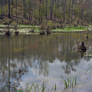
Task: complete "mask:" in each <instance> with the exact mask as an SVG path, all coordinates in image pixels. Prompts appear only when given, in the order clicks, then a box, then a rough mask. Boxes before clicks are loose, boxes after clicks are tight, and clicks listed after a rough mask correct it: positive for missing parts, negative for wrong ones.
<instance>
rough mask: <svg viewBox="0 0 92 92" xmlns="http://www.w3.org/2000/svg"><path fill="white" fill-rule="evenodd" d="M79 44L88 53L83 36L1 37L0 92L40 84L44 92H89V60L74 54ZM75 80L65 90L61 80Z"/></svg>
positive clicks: (91, 45) (91, 70)
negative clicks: (82, 43) (73, 83)
mask: <svg viewBox="0 0 92 92" xmlns="http://www.w3.org/2000/svg"><path fill="white" fill-rule="evenodd" d="M89 36H90V37H91V34H89ZM81 41H84V42H85V45H86V47H87V51H90V53H91V51H92V39H91V38H89V39H86V34H85V33H60V34H52V35H49V36H37V35H36V36H35V35H31V36H17V37H16V36H14V37H4V36H1V37H0V92H8V90H10V92H15V91H14V89H13V88H15V87H16V88H18V89H19V88H23V89H25V88H26V87H27V86H29V85H33V84H34V85H36V84H37V85H39V86H42V85H43V84H44V86H45V88H46V90H45V92H51V90H54V88H55V89H56V92H92V87H91V85H92V57H91V56H90V57H89V56H86V55H85V54H84V55H81V53H79V52H78V51H77V49H76V48H77V45H78V43H79V42H81ZM75 78H76V85H75V86H74V87H73V88H72V90H71V87H70V88H67V89H65V84H64V80H67V79H69V80H70V81H71V80H72V81H73V79H75ZM47 90H48V91H47ZM35 91H37V90H35ZM35 91H34V92H35ZM37 92H38V91H37ZM53 92H55V91H53Z"/></svg>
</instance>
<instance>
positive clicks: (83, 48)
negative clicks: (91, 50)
mask: <svg viewBox="0 0 92 92" xmlns="http://www.w3.org/2000/svg"><path fill="white" fill-rule="evenodd" d="M78 49H79V51H80V52H86V50H87V49H86V46H85V44H84V42H81V45H80V46H79V48H78Z"/></svg>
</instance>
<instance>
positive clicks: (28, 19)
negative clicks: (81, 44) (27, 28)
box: [0, 0, 92, 25]
mask: <svg viewBox="0 0 92 92" xmlns="http://www.w3.org/2000/svg"><path fill="white" fill-rule="evenodd" d="M16 22H17V23H19V24H34V25H40V24H43V23H44V22H46V23H47V22H52V23H57V24H61V25H62V24H63V25H64V24H65V25H67V24H70V25H78V24H79V25H88V24H91V23H92V0H0V23H1V24H2V23H3V24H7V23H16Z"/></svg>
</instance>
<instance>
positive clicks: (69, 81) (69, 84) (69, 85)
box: [64, 78, 77, 89]
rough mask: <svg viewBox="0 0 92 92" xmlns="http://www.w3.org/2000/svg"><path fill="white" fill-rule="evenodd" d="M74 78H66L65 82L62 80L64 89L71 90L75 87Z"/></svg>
mask: <svg viewBox="0 0 92 92" xmlns="http://www.w3.org/2000/svg"><path fill="white" fill-rule="evenodd" d="M76 81H77V79H76V78H72V79H71V78H67V79H66V80H64V87H65V89H66V88H73V87H75V86H76Z"/></svg>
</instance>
